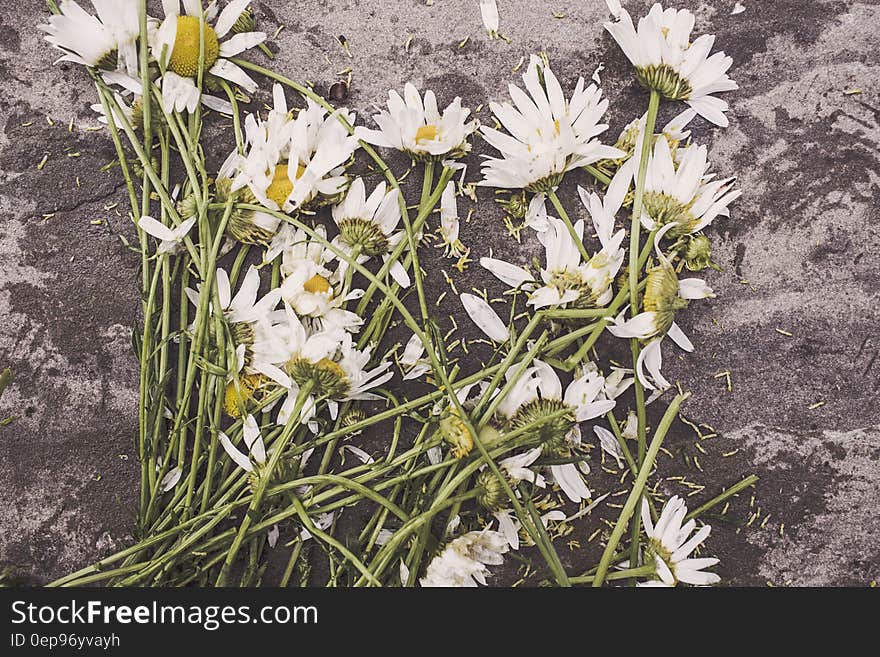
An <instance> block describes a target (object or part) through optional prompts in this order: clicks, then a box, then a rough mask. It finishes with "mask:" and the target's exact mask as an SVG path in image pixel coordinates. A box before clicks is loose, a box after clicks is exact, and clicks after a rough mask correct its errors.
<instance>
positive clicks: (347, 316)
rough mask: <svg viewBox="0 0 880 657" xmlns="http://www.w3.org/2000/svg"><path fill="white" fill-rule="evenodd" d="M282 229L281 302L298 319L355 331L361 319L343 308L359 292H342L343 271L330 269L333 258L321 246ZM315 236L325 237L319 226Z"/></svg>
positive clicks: (303, 235)
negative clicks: (298, 316) (284, 240)
mask: <svg viewBox="0 0 880 657" xmlns="http://www.w3.org/2000/svg"><path fill="white" fill-rule="evenodd" d="M285 229H286V230H285V232H284V233H283V234H281V237H285V236H287V239H288V242H287V245H286V246H285V247H284V248H283V255H282V264H281V274H282V276H283V280H282V283H281V288H280V289H281V296H282V298H283V299H284V301H285V302H286V303H288V304H290V306H291V307H292V308H293V309H294V310H295V311H296V312H297V314H298V315H300V316H301V317H309V318H313V319H316V320H320V323H321V324H322V325H324V324H327V325H335V326H338V327H341V328H347V329H353V330H356V329H357V327H359V326H360V325H361V324H362V323H363V319H361V318H360V317H358V316H357V315H356V314H355V313H352V312H350V311H348V310H345V308H344V306H345V304H346V302H348V301H351V300H352V299H357V298H359V297H360V296H362V295H363V290H353V291H352V290H346V289H344V286H345V280H344V278H345V277H344V275H343V274H344V269H343V267H341V266H340V265H339V264H338V263H337V266H336V268H335V269H330V267H329V265H330V264H331V263H332V262H333V260H334V259H335V258H336V254H335V253H333V251H331V250H330V249H329V248H327V247H326V246H325V245H324V244H323V243H322V242H320V241H319V240H313V239H309V237H308V236H307V235H306V232H305V231H304V230H302V229H301V228H298V229H295V230H294V229H293V228H292V227H290V228H288V227H286V226H285ZM315 232H316V233H317V234H318V235H319V236H320V237H322V238H323V237H325V236H326V229H325V228H324V227H323V226H317V227H316V228H315Z"/></svg>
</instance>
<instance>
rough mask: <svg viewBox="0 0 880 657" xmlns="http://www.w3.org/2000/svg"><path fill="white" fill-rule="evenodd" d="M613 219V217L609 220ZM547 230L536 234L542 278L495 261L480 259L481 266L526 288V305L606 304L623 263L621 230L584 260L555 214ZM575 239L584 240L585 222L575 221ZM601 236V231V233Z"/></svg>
mask: <svg viewBox="0 0 880 657" xmlns="http://www.w3.org/2000/svg"><path fill="white" fill-rule="evenodd" d="M612 221H613V219H612ZM547 222H548V227H549V228H548V230H546V231H545V232H543V233H538V239H539V240H540V241H541V243H542V244H543V245H544V248H545V250H546V254H547V256H546V259H547V264H546V266H545V267H544V268H542V269H541V280H540V281H533V280H532V275H531V274H530V273H529V272H527V271H526V270H525V269H523V268H521V267H517V266H515V265H512V264H510V263H507V262H504V261H503V260H498V259H496V258H481V259H480V265H482V266H483V267H484V268H485V269H487V270H488V271H490V272H492V274H494V275H495V276H496V277H497V278H498V279H499V280H501V281H503V282H505V283H508V284H509V285H512V286H513V287H522V286H525V287H528V288H531V289H532V290H533V291H532V292H530V293H529V299H528V305H530V306H534V308H535V309H536V310H539V309H541V308H548V307H551V308H559V307H569V308H595V307H601V306H604V305H606V304H607V303H608V302H609V301H610V300H611V297H612V289H611V283H612V282H613V281H614V277H615V276H616V275H617V272H618V270H619V269H620V265H621V264H622V263H623V257H624V252H623V249H621V248H620V245H621V243H622V242H623V237H624V231H623V230H619V231H618V232H617V233H616V234H615V235H613V236H608V238H607V240H606V243H605V245H604V246H603V248H602V250H601V251H599V252H598V253H596V254H595V255H593V257H592V258H590V259H589V260H588V261H587V262H583V260H582V256H581V252H580V249H578V247H577V243H576V242H575V240H574V239H573V238H572V236H571V233H570V232H569V231H568V228H567V227H566V225H565V224H564V223H563V222H562V221H561V220H559V219H556V218H555V217H548V218H547ZM574 231H575V234H576V235H577V238H578V239H579V240H581V242H583V235H584V222H583V221H582V220H579V221H577V222H576V223H575V224H574ZM602 237H604V234H603V235H602Z"/></svg>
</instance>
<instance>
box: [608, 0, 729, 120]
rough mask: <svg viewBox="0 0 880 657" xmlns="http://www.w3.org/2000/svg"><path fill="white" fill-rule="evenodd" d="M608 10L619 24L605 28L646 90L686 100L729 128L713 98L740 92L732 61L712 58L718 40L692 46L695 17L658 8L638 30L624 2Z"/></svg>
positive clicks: (705, 39) (704, 38)
mask: <svg viewBox="0 0 880 657" xmlns="http://www.w3.org/2000/svg"><path fill="white" fill-rule="evenodd" d="M608 5H609V7H610V8H611V10H612V14H614V16H615V18H616V20H615V21H614V22H609V23H605V29H606V30H608V32H610V33H611V36H612V37H614V40H615V41H617V43H618V45H619V46H620V48H621V50H623V52H624V54H625V55H626V56H627V58H628V59H629V60H630V62H632V64H633V66H635V68H636V77H637V79H638V80H639V82H640V83H641V84H642V86H644V87H646V88H648V89H651V90H652V91H656V92H658V93H659V94H660V95H661V96H663V97H664V98H667V99H669V100H683V101H685V102H686V103H687V104H688V105H690V106H691V107H692V108H693V109H694V110H696V112H697V113H698V114H699V115H700V116H702V117H703V118H705V119H706V120H708V121H711V122H712V123H714V124H716V125H718V126H721V127H726V126H727V125H728V120H727V117H726V116H725V115H724V112H726V111H727V109H728V104H727V102H725V101H723V100H721V99H720V98H716V97H715V96H713V94H715V93H719V92H722V91H732V90H734V89H738V88H739V87H738V86H737V84H736V82H734V81H733V80H731V79H730V78H729V77H728V75H727V71H728V69H729V68H730V67H731V65H732V64H733V59H731V58H730V57H728V56H727V55H725V54H724V53H723V52H716V53H715V54H713V55H711V56H710V55H709V52H710V51H711V50H712V46H713V45H714V43H715V36H714V35H710V34H704V35H702V36H700V37H698V38H697V39H696V40H695V41H693V42H691V40H690V37H691V31H692V30H693V29H694V15H693V14H692V13H691V12H689V11H688V10H687V9H682V10H677V9H663V7H662V6H661V5H660V4H659V3H655V4H654V5H653V6H652V7H651V9H650V11H649V12H648V14H647V16H644V17H643V18H641V19H639V23H638V28H636V27H635V26H634V25H633V21H632V18H631V17H630V15H629V13H628V12H627V11H626V10H625V9H623V8H621V6H620V2H618V1H617V0H611V1H609V2H608Z"/></svg>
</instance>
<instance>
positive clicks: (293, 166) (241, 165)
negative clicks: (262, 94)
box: [223, 85, 357, 237]
mask: <svg viewBox="0 0 880 657" xmlns="http://www.w3.org/2000/svg"><path fill="white" fill-rule="evenodd" d="M274 99H275V108H274V109H273V110H272V111H271V112H270V113H269V117H268V118H267V120H265V121H263V120H261V119H259V118H257V117H255V116H253V115H248V116H247V117H246V118H245V131H246V136H247V144H246V150H245V154H244V155H238V154H237V153H233V154H232V155H230V157H229V159H227V162H226V164H225V165H224V167H223V173H224V175H226V176H228V177H230V178H232V184H231V190H230V191H231V192H232V193H236V192H239V190H243V191H244V194H245V195H244V197H243V198H242V199H241V200H242V201H245V202H247V197H248V196H250V199H251V200H250V202H253V199H256V200H257V202H258V203H259V204H261V205H264V206H265V207H267V208H269V209H270V210H281V211H283V212H293V211H294V210H298V209H304V208H308V207H313V206H320V205H325V204H327V203H332V202H334V201H336V200H337V199H338V198H339V195H340V194H341V192H342V191H343V190H344V189H345V186H346V184H347V183H348V180H347V178H346V177H345V175H344V173H345V166H344V165H345V164H346V162H347V161H348V160H349V158H351V156H352V154H353V153H354V151H355V150H356V149H357V140H356V139H355V138H354V137H352V136H351V135H349V134H348V131H347V130H346V129H345V126H344V125H343V124H342V123H341V122H340V120H339V119H340V117H341V118H344V119H345V120H347V121H349V122H351V121H354V115H353V114H350V113H348V112H347V110H345V109H339V110H336V111H335V112H334V113H333V114H331V115H328V114H327V111H326V110H325V109H324V108H323V107H321V106H320V105H318V104H317V103H315V102H314V101H312V100H311V99H306V107H305V109H301V110H299V112H298V113H297V114H296V117H295V118H292V115H291V114H289V113H288V110H287V102H286V100H285V97H284V93H283V91H282V90H281V87H280V86H278V85H276V87H275V90H274ZM247 192H250V193H249V194H247ZM277 224H278V222H277V219H276V220H275V225H276V227H277ZM270 237H271V236H270Z"/></svg>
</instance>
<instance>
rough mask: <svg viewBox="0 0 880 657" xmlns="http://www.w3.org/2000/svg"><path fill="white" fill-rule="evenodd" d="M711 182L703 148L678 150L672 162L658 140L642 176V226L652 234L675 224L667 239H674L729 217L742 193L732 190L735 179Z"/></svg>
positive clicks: (689, 147) (665, 146) (666, 149)
mask: <svg viewBox="0 0 880 657" xmlns="http://www.w3.org/2000/svg"><path fill="white" fill-rule="evenodd" d="M630 161H631V162H635V158H634V159H632V160H630ZM714 178H715V176H714V174H711V173H709V161H708V151H707V149H706V147H705V146H697V145H691V146H688V147H686V148H679V149H677V150H676V153H675V158H673V154H672V151H671V150H670V148H669V142H668V141H667V140H666V139H658V140H657V142H656V143H655V144H654V149H653V152H652V154H651V158H650V160H649V161H648V170H647V175H646V176H645V195H644V199H643V210H642V216H641V220H642V225H643V226H645V228H647V229H648V230H656V229H658V228H661V227H663V226H665V225H667V224H669V223H676V224H677V226H676V227H675V228H674V229H672V230H671V231H670V232H669V235H670V237H673V238H677V237H681V236H682V235H691V234H693V233H696V232H698V231H701V230H703V229H704V228H706V227H707V226H708V225H709V224H711V223H712V221H713V220H714V219H715V217H718V216H724V217H726V216H729V215H730V210H729V209H728V206H729V205H730V204H731V203H732V202H733V201H735V200H736V199H738V198H739V197H740V195H741V194H742V190H739V189H732V188H733V184H734V182H735V181H736V178H725V179H723V180H715V179H714Z"/></svg>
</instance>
